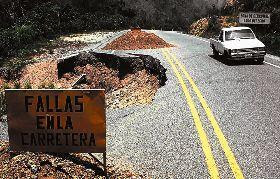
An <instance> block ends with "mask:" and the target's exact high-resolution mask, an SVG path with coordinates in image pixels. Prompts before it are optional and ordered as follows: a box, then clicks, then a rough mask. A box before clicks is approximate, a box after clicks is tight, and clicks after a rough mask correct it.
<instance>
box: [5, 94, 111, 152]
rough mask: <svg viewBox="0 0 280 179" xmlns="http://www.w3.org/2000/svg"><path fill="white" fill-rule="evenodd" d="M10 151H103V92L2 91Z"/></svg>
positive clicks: (104, 126) (104, 123)
mask: <svg viewBox="0 0 280 179" xmlns="http://www.w3.org/2000/svg"><path fill="white" fill-rule="evenodd" d="M6 96H7V105H8V128H9V129H8V130H9V140H10V146H11V150H12V151H33V152H63V153H72V152H85V153H94V152H97V153H103V152H105V151H106V121H105V93H104V90H6Z"/></svg>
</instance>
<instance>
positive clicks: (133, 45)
mask: <svg viewBox="0 0 280 179" xmlns="http://www.w3.org/2000/svg"><path fill="white" fill-rule="evenodd" d="M166 47H174V46H173V45H171V44H169V43H167V42H165V41H164V40H163V39H162V38H160V37H158V36H156V35H155V34H153V33H147V32H144V31H141V30H132V31H129V32H127V33H126V34H124V35H122V36H121V37H119V38H117V39H116V40H114V41H113V42H111V43H109V44H107V45H106V46H105V47H104V48H103V50H137V49H156V48H166Z"/></svg>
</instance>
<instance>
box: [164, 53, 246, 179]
mask: <svg viewBox="0 0 280 179" xmlns="http://www.w3.org/2000/svg"><path fill="white" fill-rule="evenodd" d="M162 53H163V55H164V57H165V59H166V60H167V61H168V63H169V64H170V65H171V68H172V70H173V71H174V73H175V75H176V77H177V78H178V80H179V83H180V84H181V86H182V89H183V92H184V94H185V97H186V100H187V104H188V106H189V108H190V111H191V114H192V117H193V120H194V123H195V127H196V130H197V132H198V135H199V138H200V142H201V146H202V150H203V152H204V155H205V158H206V164H207V167H208V171H209V174H210V177H211V178H220V175H219V170H218V168H217V165H216V162H215V159H214V156H213V154H212V149H211V146H210V143H209V141H208V138H207V135H206V132H205V130H204V129H203V126H202V122H201V120H200V116H199V113H198V111H197V109H196V107H195V102H194V100H193V99H192V96H191V94H190V92H189V89H188V87H187V85H186V83H185V81H184V78H183V76H182V75H181V73H180V71H179V70H178V68H177V67H179V69H180V70H181V71H182V72H183V75H184V77H185V78H186V79H187V80H188V82H189V84H190V85H191V87H192V89H193V91H194V92H195V94H196V95H197V97H198V100H199V102H200V104H201V105H202V107H203V109H204V111H205V113H206V116H207V118H208V119H209V121H210V123H211V125H212V127H213V129H214V132H215V134H216V136H217V138H218V140H219V142H220V145H221V147H222V149H223V151H224V153H225V156H226V158H227V160H228V163H229V165H230V168H231V170H232V172H233V174H234V177H235V178H238V179H243V178H244V176H243V173H242V171H241V169H240V167H239V165H238V163H237V161H236V159H235V156H234V154H233V152H232V150H231V149H230V147H229V145H228V142H227V140H226V138H225V136H224V134H223V132H222V130H221V129H220V127H219V125H218V123H217V121H216V119H215V117H214V115H213V113H212V111H211V109H210V107H209V105H208V104H207V102H206V100H205V99H204V97H203V95H202V94H201V92H200V90H199V89H198V87H197V85H196V84H195V82H194V81H193V79H192V77H191V76H190V74H189V73H188V72H187V70H186V69H185V67H184V66H183V65H182V64H181V62H180V61H179V60H178V59H177V58H176V56H175V55H174V54H172V53H171V52H170V51H169V50H168V49H162Z"/></svg>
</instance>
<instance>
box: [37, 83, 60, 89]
mask: <svg viewBox="0 0 280 179" xmlns="http://www.w3.org/2000/svg"><path fill="white" fill-rule="evenodd" d="M38 88H39V89H55V88H56V87H55V84H54V83H53V82H48V83H46V82H42V83H41V84H40V85H39V86H38Z"/></svg>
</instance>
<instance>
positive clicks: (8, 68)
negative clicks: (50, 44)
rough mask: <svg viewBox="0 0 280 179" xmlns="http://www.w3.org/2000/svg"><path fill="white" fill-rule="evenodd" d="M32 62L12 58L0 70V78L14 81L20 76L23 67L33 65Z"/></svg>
mask: <svg viewBox="0 0 280 179" xmlns="http://www.w3.org/2000/svg"><path fill="white" fill-rule="evenodd" d="M33 62H34V60H27V59H22V58H14V59H12V60H9V61H7V62H5V63H4V64H3V65H2V67H1V68H0V76H2V77H4V78H5V79H6V80H16V79H17V78H18V77H19V76H20V72H21V70H22V68H23V67H24V66H26V65H27V64H30V63H33Z"/></svg>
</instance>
